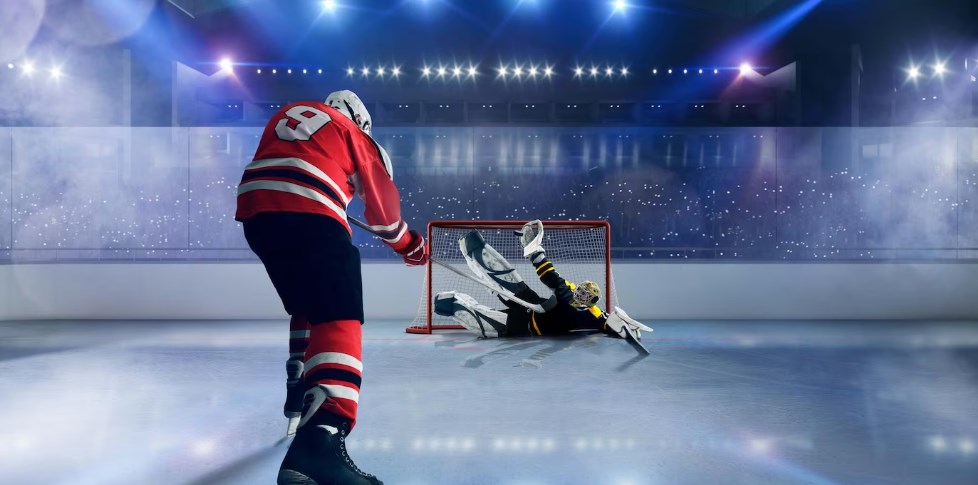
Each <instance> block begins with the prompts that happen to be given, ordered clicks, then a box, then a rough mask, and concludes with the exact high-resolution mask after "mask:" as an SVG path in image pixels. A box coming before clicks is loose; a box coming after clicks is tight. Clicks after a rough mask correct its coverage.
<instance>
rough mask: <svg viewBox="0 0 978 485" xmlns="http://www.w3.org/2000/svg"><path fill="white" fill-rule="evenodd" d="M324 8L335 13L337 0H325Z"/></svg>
mask: <svg viewBox="0 0 978 485" xmlns="http://www.w3.org/2000/svg"><path fill="white" fill-rule="evenodd" d="M323 10H325V11H327V12H330V13H333V12H335V11H336V0H323Z"/></svg>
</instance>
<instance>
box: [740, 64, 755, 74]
mask: <svg viewBox="0 0 978 485" xmlns="http://www.w3.org/2000/svg"><path fill="white" fill-rule="evenodd" d="M753 70H754V68H753V67H751V65H750V63H749V62H742V63H740V75H741V76H746V75H748V74H750V73H751V71H753Z"/></svg>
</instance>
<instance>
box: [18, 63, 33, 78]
mask: <svg viewBox="0 0 978 485" xmlns="http://www.w3.org/2000/svg"><path fill="white" fill-rule="evenodd" d="M20 69H21V70H22V71H24V74H27V75H28V76H30V75H31V74H34V63H33V62H31V61H24V63H23V64H21V66H20Z"/></svg>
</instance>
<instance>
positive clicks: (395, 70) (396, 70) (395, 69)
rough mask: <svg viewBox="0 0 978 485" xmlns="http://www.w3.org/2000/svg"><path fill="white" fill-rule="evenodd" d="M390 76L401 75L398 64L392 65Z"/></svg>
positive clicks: (396, 76)
mask: <svg viewBox="0 0 978 485" xmlns="http://www.w3.org/2000/svg"><path fill="white" fill-rule="evenodd" d="M391 76H394V77H395V78H398V77H401V68H400V67H398V66H394V67H392V68H391Z"/></svg>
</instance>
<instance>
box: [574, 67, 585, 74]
mask: <svg viewBox="0 0 978 485" xmlns="http://www.w3.org/2000/svg"><path fill="white" fill-rule="evenodd" d="M583 75H584V69H582V68H581V66H577V67H575V68H574V77H581V76H583Z"/></svg>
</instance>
